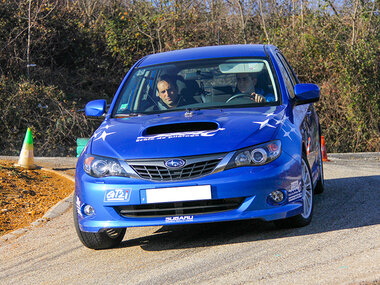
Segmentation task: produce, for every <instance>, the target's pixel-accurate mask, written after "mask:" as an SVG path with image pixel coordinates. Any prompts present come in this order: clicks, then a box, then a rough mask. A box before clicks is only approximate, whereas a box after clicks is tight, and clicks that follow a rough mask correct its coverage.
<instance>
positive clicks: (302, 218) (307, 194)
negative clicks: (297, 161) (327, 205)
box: [274, 155, 314, 228]
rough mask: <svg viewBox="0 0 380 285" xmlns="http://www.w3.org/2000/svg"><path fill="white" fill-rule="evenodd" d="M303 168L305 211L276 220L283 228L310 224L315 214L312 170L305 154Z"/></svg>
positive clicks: (302, 185) (302, 162) (303, 203)
mask: <svg viewBox="0 0 380 285" xmlns="http://www.w3.org/2000/svg"><path fill="white" fill-rule="evenodd" d="M301 168H302V180H301V188H302V205H303V211H302V213H301V214H299V215H297V216H294V217H291V218H287V219H283V220H277V221H274V222H275V224H276V225H277V226H279V227H281V228H298V227H304V226H307V225H308V224H310V222H311V218H312V216H313V209H314V191H313V181H312V179H311V171H310V167H309V164H308V162H307V160H306V157H305V156H304V155H303V156H302V160H301Z"/></svg>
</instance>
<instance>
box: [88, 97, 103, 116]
mask: <svg viewBox="0 0 380 285" xmlns="http://www.w3.org/2000/svg"><path fill="white" fill-rule="evenodd" d="M85 112H86V116H92V117H100V116H102V115H103V114H104V113H105V112H106V100H104V99H100V100H94V101H90V102H88V103H87V104H86V107H85Z"/></svg>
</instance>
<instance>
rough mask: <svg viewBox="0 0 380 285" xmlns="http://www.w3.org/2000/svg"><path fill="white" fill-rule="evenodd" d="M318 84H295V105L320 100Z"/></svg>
mask: <svg viewBox="0 0 380 285" xmlns="http://www.w3.org/2000/svg"><path fill="white" fill-rule="evenodd" d="M319 93H320V91H319V87H318V85H315V84H311V83H305V84H296V86H294V94H295V98H294V105H302V104H308V103H313V102H317V101H318V100H319Z"/></svg>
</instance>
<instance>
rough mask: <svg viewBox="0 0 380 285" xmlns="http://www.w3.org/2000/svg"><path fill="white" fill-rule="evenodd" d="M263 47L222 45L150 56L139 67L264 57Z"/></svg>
mask: <svg viewBox="0 0 380 285" xmlns="http://www.w3.org/2000/svg"><path fill="white" fill-rule="evenodd" d="M264 47H265V45H223V46H208V47H197V48H188V49H182V50H174V51H168V52H162V53H156V54H151V55H148V56H146V57H144V58H143V59H142V61H141V62H140V64H139V67H145V66H149V65H156V64H163V63H169V62H178V61H187V60H197V59H212V58H223V57H240V58H242V57H266V56H267V55H266V53H265V50H264Z"/></svg>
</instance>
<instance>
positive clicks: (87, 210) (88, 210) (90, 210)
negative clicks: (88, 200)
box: [83, 205, 95, 216]
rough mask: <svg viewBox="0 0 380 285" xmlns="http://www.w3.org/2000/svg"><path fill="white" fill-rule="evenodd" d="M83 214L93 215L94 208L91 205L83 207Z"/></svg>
mask: <svg viewBox="0 0 380 285" xmlns="http://www.w3.org/2000/svg"><path fill="white" fill-rule="evenodd" d="M83 212H84V213H85V214H86V215H87V216H92V215H95V210H94V208H93V207H92V206H91V205H86V206H84V208H83Z"/></svg>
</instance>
